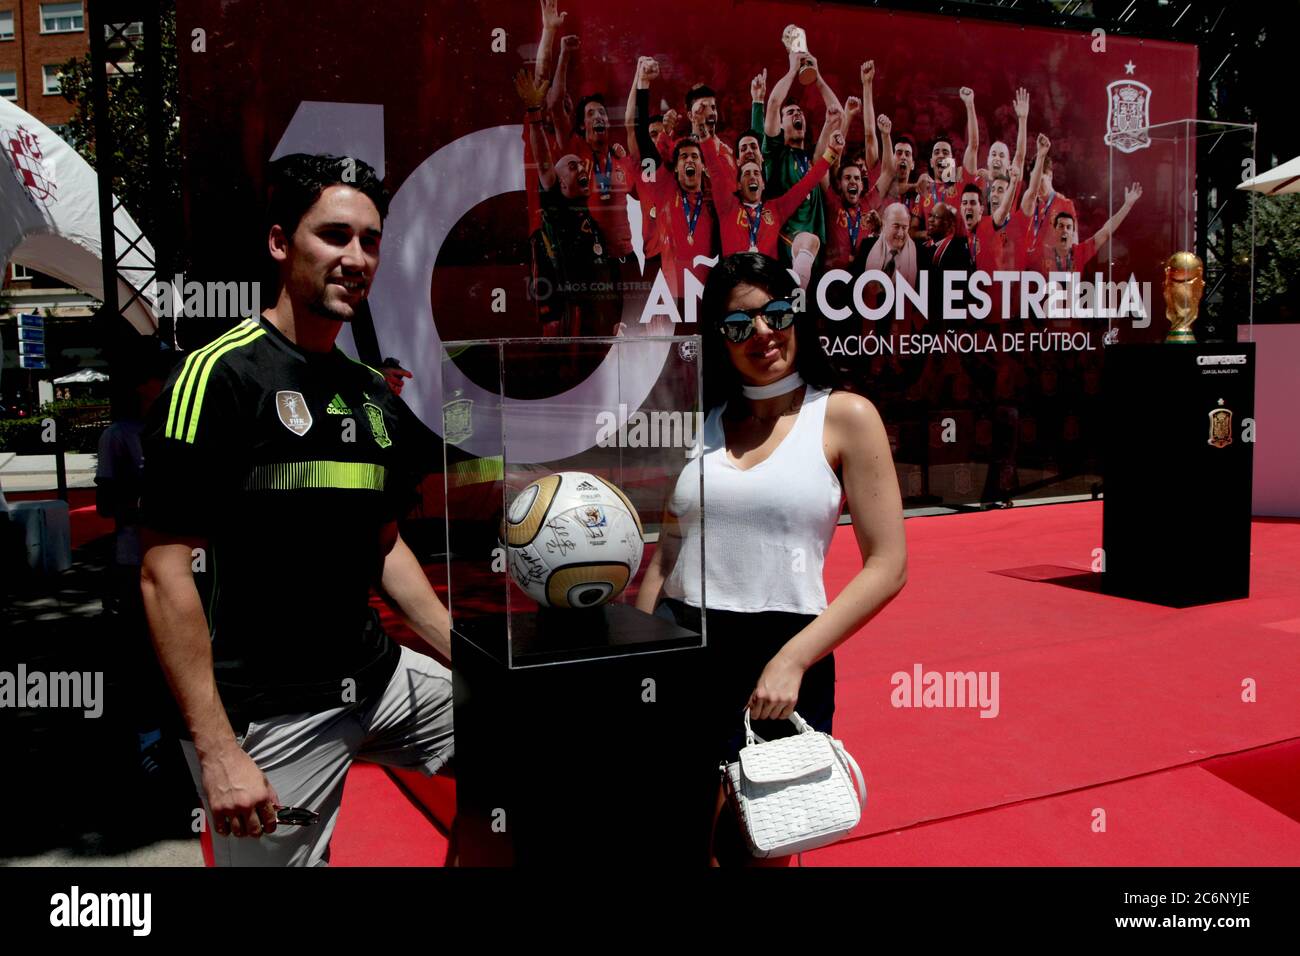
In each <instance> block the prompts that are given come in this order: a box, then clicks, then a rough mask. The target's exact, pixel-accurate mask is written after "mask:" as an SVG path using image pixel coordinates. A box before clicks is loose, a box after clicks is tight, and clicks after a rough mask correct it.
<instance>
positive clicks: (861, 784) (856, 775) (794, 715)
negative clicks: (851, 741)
mask: <svg viewBox="0 0 1300 956" xmlns="http://www.w3.org/2000/svg"><path fill="white" fill-rule="evenodd" d="M789 719H790V723H792V724H794V725H795V727H796V728H798V730H799V733H801V734H811V733H817V732H818V731H815V730H814V729H813V728H812V727H811V726H810V725H809V724H808V721H806V720H804V719H803V718H802V717H800V716H799V714H798V712H797V711H791V712H790V718H789ZM828 736H829V735H828ZM755 743H767V741H765V740H764V739H763V738H762V737H760V736H758V734H756V733H754V728H753V727H752V726H751V725H750V722H749V708H748V707H746V708H745V745H746V746H747V747H752V746H753V745H754V744H755ZM831 743H832V744H833V745H834V747H835V753H836V754H838V755H839V757H840V760H841V762H842V763H843V764H845V765H846V766H847V767H848V768H849V771H850V772H851V773H852V774H853V779H854V781H855V782H856V783H857V785H858V806H860V807H863V808H864V809H865V807H866V805H867V782H866V780H864V779H863V777H862V768H861V767H859V766H858V762H857V761H856V760H854V759H853V754H851V753H849V752H848V750H846V749H845V748H844V745H843V744H842V743H840V742H839V741H838V740H836V739H835V738H833V737H832V738H831Z"/></svg>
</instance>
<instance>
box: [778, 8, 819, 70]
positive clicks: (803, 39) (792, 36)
mask: <svg viewBox="0 0 1300 956" xmlns="http://www.w3.org/2000/svg"><path fill="white" fill-rule="evenodd" d="M781 42H782V43H783V44H784V45H785V48H786V49H787V50H789V51H790V52H791V53H807V52H808V34H807V33H805V32H804V29H803V27H797V26H795V25H794V24H793V23H792V24H790V25H789V26H787V27H786V28H785V29H784V30H783V31H781ZM799 62H800V67H799V82H800V83H802V84H803V85H804V86H807V85H808V84H810V83H813V82H815V81H816V79H817V70H816V69H814V68H813V67H812V66H811V65H809V64H808V61H807V60H806V59H802V60H800V61H799Z"/></svg>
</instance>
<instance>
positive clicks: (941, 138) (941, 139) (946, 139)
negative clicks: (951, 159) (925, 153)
mask: <svg viewBox="0 0 1300 956" xmlns="http://www.w3.org/2000/svg"><path fill="white" fill-rule="evenodd" d="M940 143H947V144H948V149H950V150H951V149H952V137H951V136H949V135H948V134H947V133H941V134H939V135H938V136H936V137H935V138H934V139H932V140H930V150H929V155H931V156H933V155H934V148H935V147H936V146H938V145H939V144H940Z"/></svg>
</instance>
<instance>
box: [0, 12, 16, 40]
mask: <svg viewBox="0 0 1300 956" xmlns="http://www.w3.org/2000/svg"><path fill="white" fill-rule="evenodd" d="M13 38H14V12H13V11H12V10H0V40H12V39H13Z"/></svg>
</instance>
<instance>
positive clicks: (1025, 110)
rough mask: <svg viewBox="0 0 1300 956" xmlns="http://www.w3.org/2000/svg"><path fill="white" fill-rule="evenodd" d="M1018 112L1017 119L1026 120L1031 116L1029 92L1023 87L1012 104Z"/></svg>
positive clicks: (1017, 92)
mask: <svg viewBox="0 0 1300 956" xmlns="http://www.w3.org/2000/svg"><path fill="white" fill-rule="evenodd" d="M1012 105H1013V106H1014V107H1015V110H1016V119H1024V118H1025V117H1026V116H1028V115H1029V91H1028V90H1027V89H1025V88H1024V87H1023V86H1022V87H1020V89H1018V90H1016V99H1015V102H1014V103H1013V104H1012Z"/></svg>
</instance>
